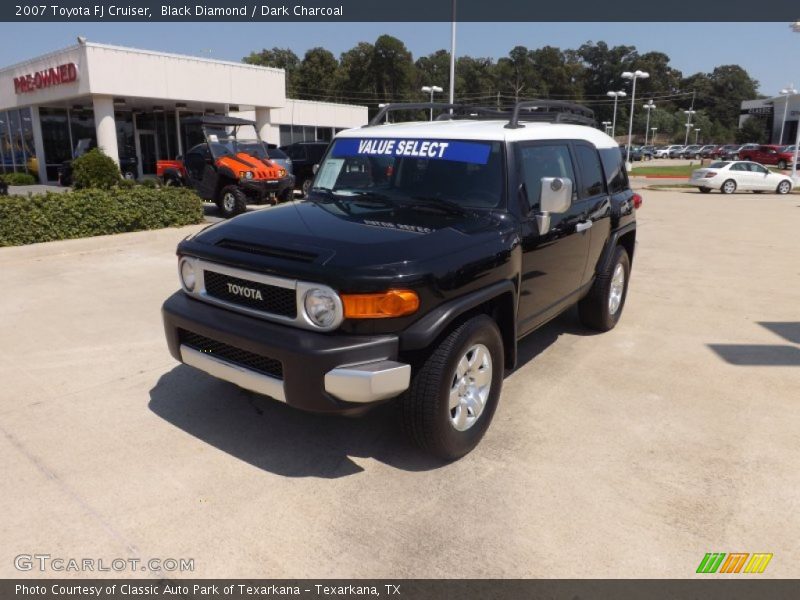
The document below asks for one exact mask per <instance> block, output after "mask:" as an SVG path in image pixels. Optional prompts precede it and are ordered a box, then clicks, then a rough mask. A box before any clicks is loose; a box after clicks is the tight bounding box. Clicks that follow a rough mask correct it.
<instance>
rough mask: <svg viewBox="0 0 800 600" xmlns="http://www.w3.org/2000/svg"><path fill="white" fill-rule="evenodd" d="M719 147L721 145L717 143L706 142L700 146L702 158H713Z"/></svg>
mask: <svg viewBox="0 0 800 600" xmlns="http://www.w3.org/2000/svg"><path fill="white" fill-rule="evenodd" d="M717 148H719V146H717V145H716V144H706V145H705V146H703V147H702V148H700V158H711V157H712V156H713V154H714V152H715V151H716V149H717Z"/></svg>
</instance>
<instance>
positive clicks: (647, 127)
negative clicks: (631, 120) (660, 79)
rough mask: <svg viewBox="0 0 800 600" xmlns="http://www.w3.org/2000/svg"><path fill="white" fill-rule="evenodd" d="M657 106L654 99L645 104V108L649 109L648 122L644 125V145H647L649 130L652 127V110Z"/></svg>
mask: <svg viewBox="0 0 800 600" xmlns="http://www.w3.org/2000/svg"><path fill="white" fill-rule="evenodd" d="M655 107H656V105H655V104H653V101H652V100H650V101H649V102H648V103H647V104H645V105H644V109H645V110H646V111H647V124H646V125H645V126H644V145H645V146H647V131H648V130H649V129H650V111H651V110H653V109H654V108H655Z"/></svg>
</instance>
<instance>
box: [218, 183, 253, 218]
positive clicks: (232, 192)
mask: <svg viewBox="0 0 800 600" xmlns="http://www.w3.org/2000/svg"><path fill="white" fill-rule="evenodd" d="M217 207H218V208H219V211H220V212H221V213H222V216H223V217H225V218H226V219H230V218H231V217H235V216H236V215H238V214H241V213H243V212H245V211H246V210H247V197H246V196H245V195H244V192H243V191H242V190H240V189H239V188H238V187H237V186H235V185H228V186H225V187H224V188H222V191H221V192H220V193H219V200H217Z"/></svg>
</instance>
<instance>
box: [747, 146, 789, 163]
mask: <svg viewBox="0 0 800 600" xmlns="http://www.w3.org/2000/svg"><path fill="white" fill-rule="evenodd" d="M739 158H740V159H741V160H750V161H753V162H757V163H760V164H762V165H775V166H777V167H778V168H779V169H786V168H787V167H790V166H791V164H792V161H793V160H794V151H792V152H786V151H784V147H783V146H774V145H770V144H761V145H760V146H756V147H755V148H747V149H746V150H739Z"/></svg>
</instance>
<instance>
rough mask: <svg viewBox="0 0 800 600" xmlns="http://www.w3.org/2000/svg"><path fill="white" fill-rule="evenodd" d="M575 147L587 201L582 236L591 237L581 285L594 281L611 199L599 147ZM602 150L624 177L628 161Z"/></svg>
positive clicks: (607, 228)
mask: <svg viewBox="0 0 800 600" xmlns="http://www.w3.org/2000/svg"><path fill="white" fill-rule="evenodd" d="M573 150H574V151H575V159H576V162H577V163H578V171H579V177H578V179H579V181H580V185H579V186H578V198H579V199H580V201H581V202H584V203H585V204H586V220H585V223H584V224H583V225H582V226H581V227H580V229H583V231H582V232H581V235H584V236H588V237H589V238H590V240H589V251H588V255H587V258H586V266H585V268H584V271H583V278H582V279H581V285H582V286H583V285H587V284H588V283H590V282H591V280H592V277H593V276H594V273H595V267H596V266H597V263H598V261H599V260H600V255H601V254H602V253H603V248H604V247H605V244H606V241H608V239H609V237H610V233H611V198H610V196H609V190H608V188H607V186H606V178H605V175H604V173H603V163H602V161H601V157H600V154H599V153H598V151H597V148H595V147H594V146H592V145H591V144H587V143H585V142H576V143H575V144H574V145H573ZM603 152H608V153H609V155H610V159H609V160H611V161H615V164H616V168H617V169H619V170H621V171H622V175H623V176H624V173H625V164H624V162H623V161H622V160H620V158H619V157H618V156H616V152H615V151H614V150H613V149H612V150H610V151H609V150H603ZM615 175H616V173H615ZM626 187H627V186H626ZM587 226H588V227H587Z"/></svg>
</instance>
